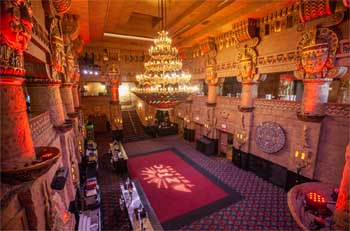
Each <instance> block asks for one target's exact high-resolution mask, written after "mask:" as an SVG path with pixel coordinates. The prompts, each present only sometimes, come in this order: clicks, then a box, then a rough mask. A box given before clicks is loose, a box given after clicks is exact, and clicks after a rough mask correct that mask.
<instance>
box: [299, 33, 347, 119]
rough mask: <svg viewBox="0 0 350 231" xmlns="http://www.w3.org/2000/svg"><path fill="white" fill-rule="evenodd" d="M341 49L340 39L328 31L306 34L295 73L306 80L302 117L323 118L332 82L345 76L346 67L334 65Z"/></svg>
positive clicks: (303, 36) (301, 43)
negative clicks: (324, 106) (337, 53)
mask: <svg viewBox="0 0 350 231" xmlns="http://www.w3.org/2000/svg"><path fill="white" fill-rule="evenodd" d="M337 48H338V37H337V35H336V34H335V33H334V32H333V31H332V30H330V29H328V28H318V29H316V28H314V29H311V30H309V31H306V32H304V33H303V34H302V39H301V40H300V42H299V44H298V58H299V69H298V70H297V71H295V72H294V74H295V76H296V77H297V78H298V79H301V80H303V81H304V95H303V103H302V110H301V115H302V117H310V116H311V117H313V118H315V117H319V118H322V117H323V115H324V108H323V104H324V103H326V102H327V99H328V92H329V84H330V82H331V81H332V79H333V78H341V77H342V76H344V75H345V73H346V71H347V68H346V67H339V66H334V60H335V53H336V50H337Z"/></svg>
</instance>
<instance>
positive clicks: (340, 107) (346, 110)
mask: <svg viewBox="0 0 350 231" xmlns="http://www.w3.org/2000/svg"><path fill="white" fill-rule="evenodd" d="M325 113H326V115H329V116H346V117H349V116H350V105H349V104H337V103H327V104H325Z"/></svg>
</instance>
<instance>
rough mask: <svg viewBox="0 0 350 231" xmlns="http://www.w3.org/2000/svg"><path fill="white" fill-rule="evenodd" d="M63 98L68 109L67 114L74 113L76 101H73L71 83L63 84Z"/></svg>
mask: <svg viewBox="0 0 350 231" xmlns="http://www.w3.org/2000/svg"><path fill="white" fill-rule="evenodd" d="M60 91H61V98H62V102H63V105H64V107H65V109H66V113H67V114H68V113H74V112H75V109H74V100H73V94H72V84H70V83H63V84H62V86H61V89H60Z"/></svg>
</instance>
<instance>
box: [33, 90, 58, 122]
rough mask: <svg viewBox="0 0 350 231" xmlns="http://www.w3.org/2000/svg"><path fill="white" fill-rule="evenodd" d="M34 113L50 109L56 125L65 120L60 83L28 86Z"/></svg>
mask: <svg viewBox="0 0 350 231" xmlns="http://www.w3.org/2000/svg"><path fill="white" fill-rule="evenodd" d="M27 89H28V93H29V95H30V97H31V105H30V106H31V110H32V112H33V113H42V112H45V111H49V113H50V116H51V119H52V122H53V124H54V125H60V124H62V123H63V122H64V111H63V103H62V98H61V93H60V85H59V84H32V85H28V86H27Z"/></svg>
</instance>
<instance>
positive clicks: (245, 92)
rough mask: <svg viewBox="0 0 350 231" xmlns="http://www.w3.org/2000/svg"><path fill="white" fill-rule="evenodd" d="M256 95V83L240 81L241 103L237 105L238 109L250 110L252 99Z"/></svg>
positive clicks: (252, 106) (252, 103) (252, 105)
mask: <svg viewBox="0 0 350 231" xmlns="http://www.w3.org/2000/svg"><path fill="white" fill-rule="evenodd" d="M257 96H258V83H255V82H249V83H242V96H241V104H240V106H239V108H240V110H243V111H245V110H246V109H247V110H248V111H252V109H253V108H254V100H255V99H256V97H257Z"/></svg>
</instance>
